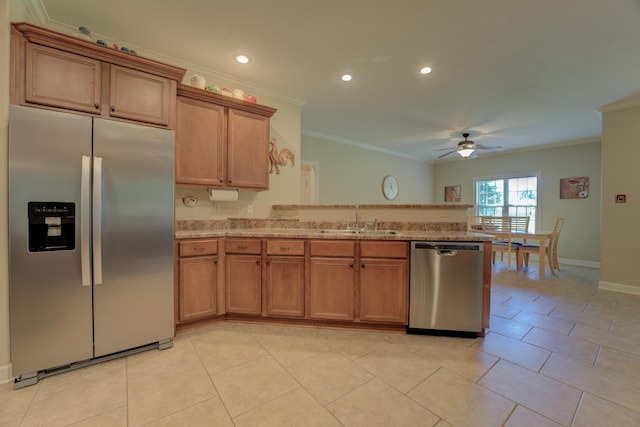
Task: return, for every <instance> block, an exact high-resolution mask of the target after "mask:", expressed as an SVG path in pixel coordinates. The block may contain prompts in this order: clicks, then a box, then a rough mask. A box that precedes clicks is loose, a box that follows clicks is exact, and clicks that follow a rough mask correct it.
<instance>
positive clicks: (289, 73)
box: [25, 0, 640, 160]
mask: <svg viewBox="0 0 640 427" xmlns="http://www.w3.org/2000/svg"><path fill="white" fill-rule="evenodd" d="M25 1H26V2H27V4H29V5H30V7H31V8H32V10H34V11H35V12H34V13H36V14H37V15H38V16H39V20H40V21H44V22H41V24H43V25H46V26H50V27H56V26H57V27H60V28H63V27H64V26H68V27H69V28H71V27H74V28H76V27H78V26H80V25H83V26H86V27H89V28H90V29H91V31H92V33H94V34H97V35H99V36H100V37H103V38H106V39H107V40H117V41H119V42H120V44H122V45H126V46H131V47H135V48H137V49H138V50H139V51H140V52H145V51H148V52H158V53H162V54H163V55H165V56H166V57H167V58H169V59H176V60H177V61H180V62H181V63H182V64H193V65H195V66H196V67H195V68H199V69H203V70H209V71H210V74H211V75H222V76H233V78H234V79H235V80H236V81H239V82H244V83H245V84H246V85H247V86H248V87H259V88H262V89H263V90H265V91H269V92H270V93H275V94H279V95H280V96H283V97H285V98H288V99H294V100H300V101H301V102H302V131H303V133H307V134H311V135H316V136H323V137H327V138H330V139H334V140H337V141H342V142H347V143H354V144H362V145H367V146H373V147H378V148H379V149H382V150H387V151H391V152H394V153H398V154H400V155H405V156H410V157H415V158H419V159H425V160H433V159H435V158H437V156H438V155H440V154H442V153H443V151H436V149H438V148H444V147H455V145H456V143H457V142H458V141H459V140H460V139H461V137H460V134H461V133H462V132H463V131H467V132H470V133H471V139H473V140H474V141H476V142H477V143H481V144H484V145H489V146H502V147H503V148H504V149H505V150H512V149H521V148H525V147H530V146H534V145H542V144H555V143H572V142H576V141H577V142H585V141H593V140H599V138H600V134H601V117H600V114H599V113H598V108H599V107H601V106H603V105H605V104H609V103H612V102H615V101H618V100H621V99H623V98H627V97H636V96H638V94H640V92H639V90H640V0H606V1H605V0H535V1H531V0H395V1H391V0H321V1H318V0H313V1H311V0H269V1H265V0H220V1H207V0H181V1H175V0H174V1H171V0H134V1H131V0H109V1H104V0H82V1H78V0H25ZM239 52H242V53H246V54H248V55H249V56H251V57H252V58H253V61H252V62H251V63H250V64H248V65H246V66H241V65H239V64H236V63H234V61H233V60H232V57H233V55H234V54H236V53H239ZM423 65H428V66H430V67H431V68H433V72H432V73H431V74H429V75H427V76H422V75H420V74H419V73H418V70H419V68H420V67H422V66H423ZM345 72H349V73H351V74H353V76H354V78H353V80H352V81H351V82H350V83H348V84H347V83H344V82H342V81H341V80H340V76H341V75H342V74H343V73H345ZM214 83H215V82H214Z"/></svg>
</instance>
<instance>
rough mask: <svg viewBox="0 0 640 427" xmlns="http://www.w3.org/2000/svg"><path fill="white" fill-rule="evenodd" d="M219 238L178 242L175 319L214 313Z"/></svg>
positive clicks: (197, 317)
mask: <svg viewBox="0 0 640 427" xmlns="http://www.w3.org/2000/svg"><path fill="white" fill-rule="evenodd" d="M217 254H218V241H217V240H215V239H199V240H188V241H181V242H180V243H179V267H178V268H179V282H178V301H176V304H178V321H179V322H186V321H190V320H195V319H201V318H205V317H208V316H213V315H215V314H217V300H218V299H217V293H218V257H217Z"/></svg>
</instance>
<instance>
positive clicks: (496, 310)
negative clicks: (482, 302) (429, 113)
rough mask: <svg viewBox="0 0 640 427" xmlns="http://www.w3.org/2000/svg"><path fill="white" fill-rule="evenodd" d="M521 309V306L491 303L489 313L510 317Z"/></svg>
mask: <svg viewBox="0 0 640 427" xmlns="http://www.w3.org/2000/svg"><path fill="white" fill-rule="evenodd" d="M521 311H522V308H519V307H513V306H508V305H504V304H492V305H491V315H492V316H499V317H503V318H505V319H512V318H513V317H515V316H516V315H517V314H518V313H520V312H521Z"/></svg>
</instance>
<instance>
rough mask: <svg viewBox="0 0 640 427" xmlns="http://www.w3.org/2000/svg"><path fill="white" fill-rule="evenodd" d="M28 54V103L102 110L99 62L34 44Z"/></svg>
mask: <svg viewBox="0 0 640 427" xmlns="http://www.w3.org/2000/svg"><path fill="white" fill-rule="evenodd" d="M25 55H26V56H25V66H26V67H25V68H26V70H25V82H24V85H25V87H24V89H25V90H24V96H25V101H26V102H28V103H35V104H42V105H50V106H54V107H60V108H65V109H70V110H76V111H84V112H87V113H96V114H99V113H100V96H101V86H100V85H101V75H102V71H101V64H100V61H96V60H94V59H91V58H86V57H84V56H80V55H75V54H73V53H68V52H64V51H60V50H57V49H51V48H49V47H45V46H40V45H36V44H31V43H27V45H26V49H25Z"/></svg>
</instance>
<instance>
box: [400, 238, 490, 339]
mask: <svg viewBox="0 0 640 427" xmlns="http://www.w3.org/2000/svg"><path fill="white" fill-rule="evenodd" d="M482 261H483V245H482V243H474V242H464V243H458V242H415V241H414V242H411V272H410V279H409V280H410V285H409V326H408V327H407V332H408V333H433V334H439V335H449V334H450V335H474V336H475V335H477V333H478V332H481V330H482V268H483V262H482Z"/></svg>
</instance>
